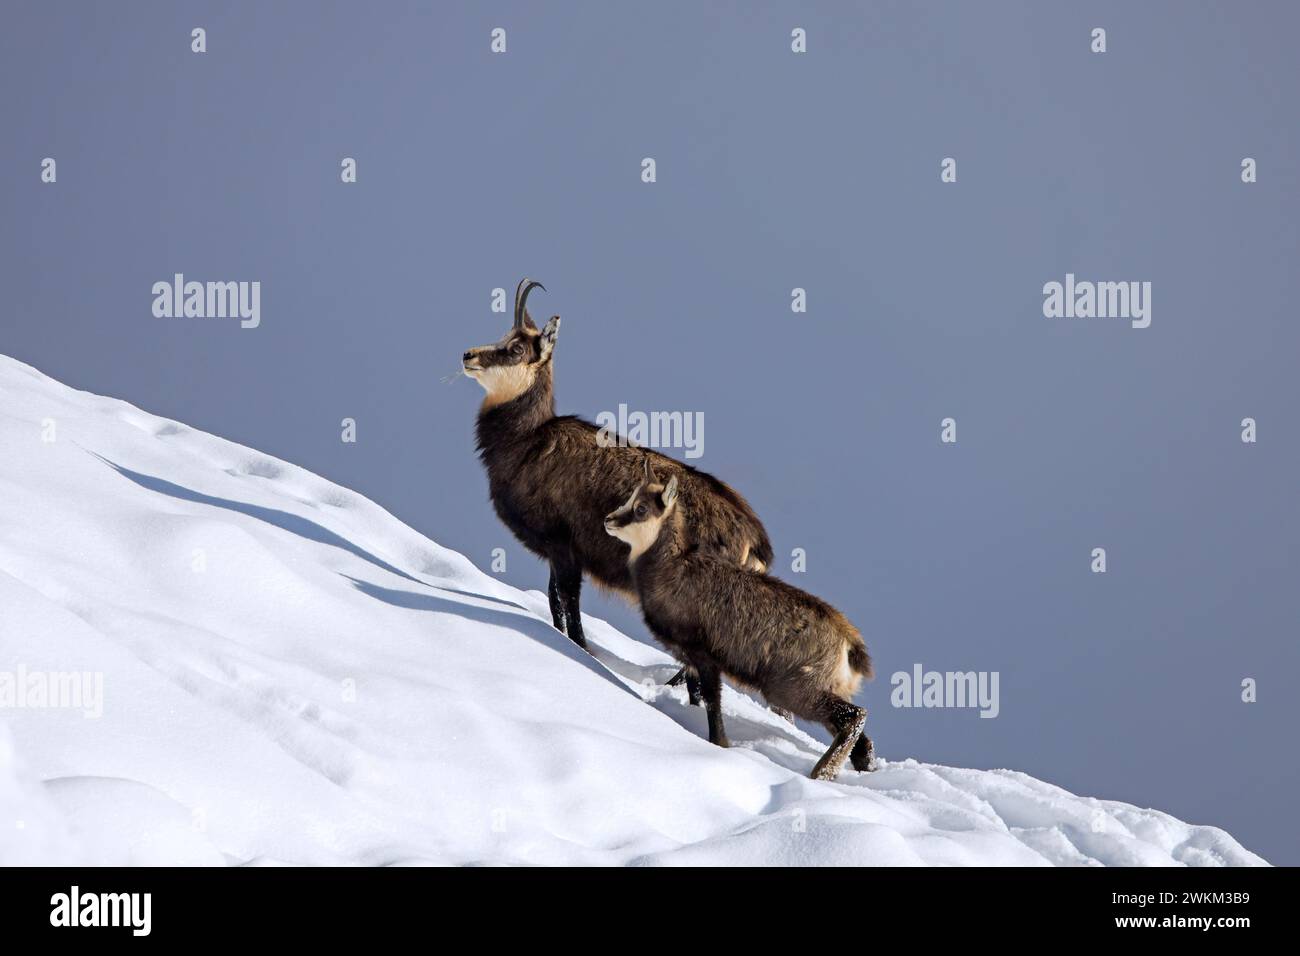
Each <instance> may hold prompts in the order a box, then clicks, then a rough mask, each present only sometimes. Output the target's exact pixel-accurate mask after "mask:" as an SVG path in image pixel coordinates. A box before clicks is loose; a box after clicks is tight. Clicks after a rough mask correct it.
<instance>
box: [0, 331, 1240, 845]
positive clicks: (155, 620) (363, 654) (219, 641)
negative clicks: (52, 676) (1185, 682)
mask: <svg viewBox="0 0 1300 956" xmlns="http://www.w3.org/2000/svg"><path fill="white" fill-rule="evenodd" d="M51 428H52V429H53V433H51ZM51 438H52V439H53V440H52V441H51V440H48V439H51ZM460 453H462V454H469V452H468V451H466V450H462V451H461V452H460ZM437 504H438V507H454V503H453V502H451V501H447V500H442V501H440V502H438V503H437ZM0 608H3V612H2V613H0V677H2V676H3V675H4V674H5V673H6V672H7V673H9V674H15V673H17V672H18V669H19V668H20V667H23V668H25V669H26V671H27V673H28V674H29V675H30V674H31V673H33V672H36V673H38V674H40V673H48V672H52V671H56V672H65V673H66V672H71V671H80V672H90V673H98V674H102V675H103V689H104V696H103V704H102V706H103V713H102V716H100V717H97V718H96V717H93V716H91V717H87V716H85V714H84V712H83V710H84V708H83V709H74V708H67V707H65V708H57V709H53V708H44V709H42V708H36V707H17V706H13V705H10V706H6V707H0V863H5V864H16V863H41V862H44V863H92V864H117V863H125V864H154V863H162V864H222V863H228V864H247V863H252V864H277V863H292V864H367V865H369V864H412V863H443V864H469V863H479V864H483V863H488V864H678V865H680V864H796V865H799V864H855V865H857V864H868V865H884V864H889V865H911V864H939V865H944V864H1006V865H1044V864H1064V865H1073V864H1086V865H1096V864H1120V865H1133V864H1141V865H1146V864H1154V865H1170V864H1189V865H1244V864H1263V863H1264V861H1263V860H1261V859H1260V858H1259V857H1258V856H1256V855H1255V854H1253V853H1251V852H1249V851H1247V850H1245V849H1243V848H1242V847H1241V846H1240V845H1239V844H1238V843H1237V842H1236V841H1235V840H1233V839H1232V837H1231V836H1229V835H1228V834H1227V833H1225V832H1224V831H1222V830H1220V829H1216V828H1214V827H1204V826H1190V825H1188V824H1185V823H1182V822H1180V821H1178V820H1176V819H1174V818H1173V817H1170V816H1168V815H1167V814H1164V813H1160V812H1158V811H1155V810H1141V809H1138V808H1136V807H1133V806H1129V805H1127V804H1123V803H1117V802H1113V801H1105V800H1094V799H1090V798H1085V797H1077V796H1074V795H1073V794H1071V793H1068V792H1066V791H1064V790H1061V789H1060V788H1058V787H1054V786H1052V785H1050V784H1047V783H1043V782H1042V781H1039V780H1036V779H1034V778H1033V777H1029V776H1027V775H1025V774H1023V773H1017V772H1014V771H1009V770H960V769H953V768H949V767H941V766H934V765H931V764H925V763H920V762H918V761H916V760H911V759H908V760H897V761H894V760H883V759H882V761H881V768H880V770H878V771H877V772H876V773H874V774H859V773H856V772H854V771H852V770H850V769H846V770H845V771H844V772H843V773H842V774H841V776H840V778H839V780H838V781H837V782H835V783H822V782H814V781H812V780H809V779H807V777H806V776H805V775H806V774H807V772H808V771H809V770H810V769H811V767H812V765H813V763H814V762H815V761H816V759H817V758H818V756H820V754H821V752H822V751H823V749H824V747H825V745H824V744H822V743H819V742H818V741H816V740H814V739H813V738H811V737H809V736H806V735H805V734H804V733H802V732H800V731H799V730H797V729H795V728H794V727H792V726H790V725H789V724H787V723H786V722H784V721H783V720H781V719H779V718H777V717H776V716H775V715H773V714H772V713H771V712H769V711H768V710H767V709H766V708H765V707H763V706H762V705H761V704H760V703H758V702H756V701H755V700H753V699H751V698H750V697H748V696H746V695H743V694H740V693H737V692H734V691H732V690H731V689H730V688H729V689H728V690H727V691H726V697H725V701H724V703H725V709H726V712H727V728H728V732H729V734H730V736H731V740H732V742H733V748H732V749H730V750H722V749H719V748H716V747H713V746H711V745H710V744H709V743H708V741H707V740H706V730H705V720H704V713H703V711H702V710H701V709H700V708H692V707H688V706H687V705H686V703H685V694H684V691H683V690H682V689H680V688H667V687H665V686H664V685H663V682H664V681H665V680H666V679H667V678H668V677H669V676H670V675H671V674H672V673H674V671H675V670H676V665H675V664H674V663H673V662H672V661H671V660H670V659H669V658H668V657H667V656H666V655H665V654H663V653H662V652H661V651H659V650H658V649H657V648H653V647H650V646H648V645H647V644H643V643H641V642H638V641H635V640H632V639H630V638H628V637H626V636H624V635H623V634H620V633H618V632H617V631H615V630H614V629H613V628H611V627H610V626H608V625H607V624H605V623H604V622H602V621H599V620H595V619H588V620H587V622H586V628H587V637H588V639H589V640H590V641H591V642H592V645H593V648H594V649H595V655H596V656H595V658H594V659H593V658H592V657H590V656H588V655H587V654H585V653H583V652H582V651H579V650H578V649H577V648H575V647H574V646H573V645H572V644H571V643H570V642H569V640H568V639H567V638H565V637H564V636H563V635H561V634H559V633H558V632H557V631H555V630H554V629H553V628H552V627H551V625H550V616H549V613H548V612H547V609H546V599H545V596H544V595H542V594H541V593H540V592H536V591H530V592H521V591H518V590H516V589H514V588H512V587H510V586H508V585H507V584H505V583H504V581H502V580H500V579H498V578H495V577H492V576H490V575H488V574H485V573H482V572H480V571H479V570H478V569H477V568H475V567H474V566H473V565H472V564H471V563H470V562H469V561H468V560H467V559H466V558H465V557H463V556H462V555H460V554H457V553H455V552H452V551H448V550H446V549H445V548H442V547H439V546H438V545H437V544H435V543H434V542H432V541H430V540H428V539H427V538H425V537H423V536H421V535H419V534H417V533H416V532H415V531H413V530H411V529H410V528H408V527H406V526H405V525H404V524H402V523H401V522H400V521H398V520H397V519H396V518H394V517H393V516H392V515H390V514H388V513H387V512H386V511H384V510H383V509H382V508H380V507H379V506H378V505H376V504H374V503H372V502H370V501H368V500H366V499H365V498H363V497H361V496H360V495H358V494H356V493H354V492H351V491H349V490H347V489H345V488H341V487H339V486H338V485H335V484H332V483H330V482H329V481H326V480H325V479H323V478H320V477H318V476H316V475H314V474H311V473H310V472H307V471H304V470H303V469H301V468H298V467H295V466H293V465H290V464H286V463H285V462H282V461H278V460H276V459H274V458H271V457H269V456H267V455H263V454H260V453H258V452H256V451H253V450H251V449H248V448H244V447H241V446H239V445H236V444H233V443H231V442H228V441H224V440H223V439H220V438H216V437H213V436H211V435H208V434H205V433H203V432H199V431H196V430H194V429H191V428H188V427H186V426H184V425H181V424H179V423H176V422H172V421H168V420H166V419H162V418H157V417H155V416H153V415H149V414H147V413H145V412H142V411H140V410H139V409H136V408H134V407H133V406H131V405H128V404H125V403H123V402H120V401H115V400H112V399H107V398H100V397H97V396H93V395H90V394H88V393H85V392H78V391H75V390H73V389H70V388H68V387H66V386H64V385H61V384H59V383H57V382H55V381H53V380H51V379H49V378H47V377H45V376H43V375H41V374H40V373H39V372H37V371H35V370H34V369H32V368H30V367H28V366H26V365H24V364H22V363H20V362H17V361H14V360H12V359H9V358H5V357H3V356H0ZM30 702H31V701H30V700H29V701H28V703H30ZM878 743H880V744H881V745H882V747H881V749H882V750H883V751H884V752H885V753H888V751H889V745H888V742H887V741H881V742H878Z"/></svg>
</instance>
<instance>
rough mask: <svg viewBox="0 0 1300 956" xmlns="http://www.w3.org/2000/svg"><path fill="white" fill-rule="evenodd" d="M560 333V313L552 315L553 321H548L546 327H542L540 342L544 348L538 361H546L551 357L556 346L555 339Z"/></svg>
mask: <svg viewBox="0 0 1300 956" xmlns="http://www.w3.org/2000/svg"><path fill="white" fill-rule="evenodd" d="M559 334H560V317H559V316H558V315H553V316H551V321H549V322H547V323H546V328H544V329H542V337H541V340H540V342H539V345H540V347H541V350H542V357H541V358H540V359H538V361H540V362H545V361H546V360H547V359H548V358H550V357H551V351H552V350H553V349H554V348H555V340H556V338H558V337H559Z"/></svg>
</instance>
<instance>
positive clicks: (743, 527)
mask: <svg viewBox="0 0 1300 956" xmlns="http://www.w3.org/2000/svg"><path fill="white" fill-rule="evenodd" d="M534 288H543V287H542V285H541V283H540V282H533V281H531V280H529V279H524V280H523V281H521V282H520V283H519V286H518V288H517V289H516V291H515V316H514V325H513V326H512V327H511V329H510V331H509V332H507V333H506V334H505V336H504V337H503V338H502V339H501V340H500V341H499V342H496V343H495V344H492V345H482V346H479V347H478V348H472V349H470V350H469V351H468V352H466V353H465V355H464V359H463V365H464V369H465V374H466V375H468V376H469V377H471V378H473V379H474V380H475V381H476V382H478V383H479V384H480V385H482V386H483V389H484V391H486V392H487V397H486V398H484V400H483V405H482V407H481V408H480V409H479V413H478V428H477V431H478V449H479V457H480V458H481V459H482V460H483V464H484V466H485V467H486V468H487V473H488V488H489V491H490V494H491V496H492V505H493V507H495V509H496V512H497V515H498V516H499V517H500V518H501V520H502V521H503V522H505V525H506V527H508V528H509V529H510V530H511V531H512V532H513V533H514V535H515V537H516V538H518V539H519V541H520V543H521V544H523V545H524V547H526V548H528V549H529V550H530V551H532V552H533V553H534V554H537V555H538V556H540V557H542V558H544V559H546V560H547V561H548V562H549V563H550V566H551V576H550V583H549V584H548V586H547V596H548V597H549V598H550V604H551V617H552V619H553V621H554V623H555V626H556V628H557V629H559V630H560V631H562V632H564V633H566V634H568V636H569V637H570V638H572V639H573V641H574V642H575V643H576V644H577V645H578V646H579V647H586V646H587V642H586V639H585V638H584V637H583V634H582V617H581V615H580V613H579V606H578V596H579V592H580V590H581V587H582V573H583V572H584V571H585V572H586V573H587V574H589V575H590V576H591V577H592V578H593V579H594V580H595V581H596V582H597V583H598V584H600V585H602V586H604V587H606V588H609V589H610V590H613V591H617V592H621V593H623V594H624V595H626V596H628V597H630V598H633V599H635V596H636V592H635V589H634V588H633V586H632V575H631V572H630V570H629V569H628V565H627V556H626V553H625V549H624V548H623V546H622V545H621V544H619V542H617V541H615V540H614V539H612V538H610V537H609V535H607V534H605V531H604V524H603V523H604V519H605V515H607V514H608V513H609V512H610V511H611V510H613V509H614V508H615V507H617V506H618V504H619V503H620V502H621V501H622V500H623V499H624V497H626V495H627V489H628V487H629V486H630V485H632V484H634V483H635V482H636V481H637V479H638V477H639V476H640V474H641V461H642V457H643V456H644V455H649V456H650V458H651V459H653V461H654V465H655V468H657V469H659V470H660V471H661V472H662V473H663V474H665V475H671V476H673V477H674V478H676V479H677V487H678V488H679V489H680V494H681V498H682V501H683V502H685V503H687V504H688V505H689V507H690V509H691V514H692V515H694V520H693V521H692V526H691V531H690V533H689V535H688V537H689V540H690V541H691V543H692V545H693V546H695V547H698V548H700V549H701V550H703V551H706V552H708V553H710V554H713V555H715V556H716V557H717V558H718V559H719V560H723V561H730V562H732V563H734V564H735V565H736V566H737V567H749V568H755V569H758V570H760V571H761V570H763V569H765V568H766V567H767V566H768V565H769V564H770V563H771V561H772V545H771V542H770V541H769V540H768V537H767V532H766V531H765V530H764V528H763V525H762V523H761V522H760V521H759V520H758V517H757V516H756V515H755V514H754V512H753V511H752V510H751V509H750V507H749V505H748V504H747V503H746V501H745V499H744V498H742V497H741V496H740V495H739V494H737V493H736V492H735V491H733V490H732V489H731V488H730V487H728V486H727V485H725V484H723V483H722V482H721V481H719V480H718V479H716V478H714V477H713V476H712V475H708V474H705V473H704V472H702V471H696V470H695V469H694V468H691V467H690V466H688V465H684V464H681V463H680V462H677V461H674V460H673V459H671V458H668V457H667V456H665V455H660V454H658V453H656V452H644V451H642V450H641V449H638V448H634V447H627V446H619V445H611V444H610V443H609V442H607V441H601V440H599V439H598V436H599V434H600V432H599V429H597V428H596V426H595V425H593V424H591V423H590V422H586V421H583V420H582V419H580V418H576V417H574V416H571V415H563V416H557V415H556V414H555V397H554V394H553V381H552V379H553V375H552V368H551V366H552V362H551V357H552V353H553V352H554V349H555V339H556V336H557V334H558V333H559V330H560V317H559V316H558V315H557V316H552V317H551V320H550V321H549V322H547V323H546V326H545V328H543V329H541V330H540V331H539V330H538V328H537V326H536V325H535V324H534V323H533V320H532V317H531V316H530V315H529V314H528V308H527V303H528V294H529V292H531V291H532V290H533V289H534ZM683 676H685V678H686V680H687V686H688V689H689V690H690V691H691V697H692V702H695V701H696V700H698V682H697V681H696V680H695V678H694V675H693V674H692V673H690V671H689V669H687V671H686V673H685V674H684V675H682V674H679V675H678V677H676V678H674V683H675V682H676V681H677V680H678V679H679V678H681V677H683Z"/></svg>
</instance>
